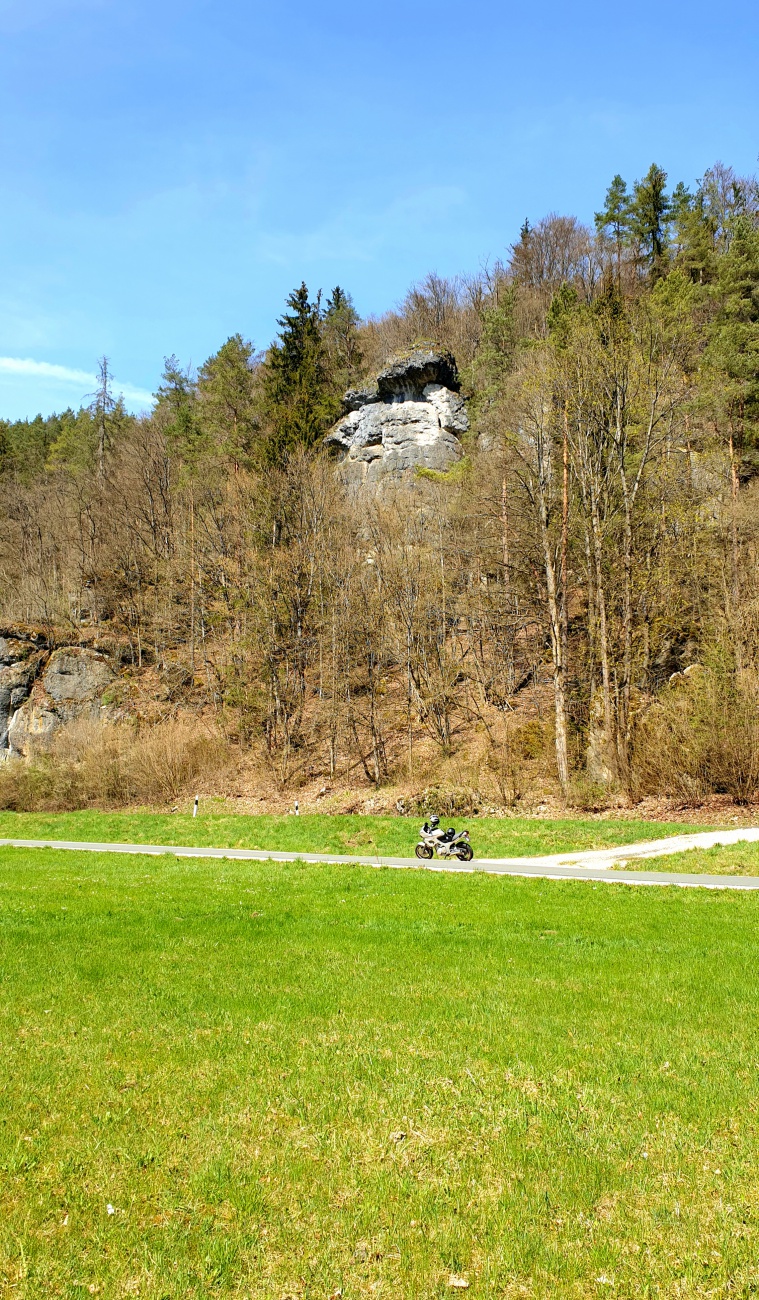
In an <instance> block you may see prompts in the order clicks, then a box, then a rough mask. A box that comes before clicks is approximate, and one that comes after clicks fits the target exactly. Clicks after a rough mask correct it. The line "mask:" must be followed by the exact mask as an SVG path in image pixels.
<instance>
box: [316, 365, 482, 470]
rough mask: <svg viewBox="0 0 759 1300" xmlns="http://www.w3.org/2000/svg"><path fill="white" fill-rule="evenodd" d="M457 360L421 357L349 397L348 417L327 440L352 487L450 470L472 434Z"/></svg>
mask: <svg viewBox="0 0 759 1300" xmlns="http://www.w3.org/2000/svg"><path fill="white" fill-rule="evenodd" d="M457 389H458V377H457V374H456V366H455V362H454V361H453V358H452V357H448V356H446V355H445V354H442V353H435V352H415V353H412V354H411V356H410V357H409V358H406V359H404V360H402V361H396V362H394V363H393V365H391V366H390V367H388V369H387V370H384V371H383V372H382V374H380V375H379V376H378V379H377V385H376V388H372V389H365V390H361V391H359V392H349V393H346V395H345V402H344V405H345V408H346V412H347V413H346V414H345V415H344V416H343V418H342V420H339V421H338V423H337V424H336V425H335V427H334V429H332V431H331V432H330V433H329V434H328V435H327V438H326V440H325V442H326V445H327V446H328V447H329V448H330V450H332V451H333V452H334V453H336V454H337V456H338V458H339V460H340V462H341V469H342V470H343V472H344V474H345V476H346V478H347V480H348V482H349V483H351V484H353V485H356V486H360V485H363V484H366V485H367V486H379V485H380V484H382V483H383V482H386V481H388V480H390V481H397V480H398V479H400V478H402V477H403V476H404V475H407V474H410V473H413V471H414V470H416V469H431V470H438V471H446V470H449V469H450V468H451V467H452V466H453V465H455V464H456V462H457V461H459V460H461V457H462V456H463V454H464V449H463V447H462V445H461V442H460V440H459V436H460V435H461V434H464V433H466V432H467V430H468V429H469V418H468V416H467V413H466V404H465V402H464V399H463V397H461V396H460V395H459V393H458V392H457V391H456V390H457Z"/></svg>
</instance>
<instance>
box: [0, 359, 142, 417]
mask: <svg viewBox="0 0 759 1300" xmlns="http://www.w3.org/2000/svg"><path fill="white" fill-rule="evenodd" d="M2 375H19V376H21V377H22V378H23V377H27V378H35V379H43V380H44V379H47V380H52V381H53V382H54V383H58V384H69V385H71V386H72V387H76V388H78V389H79V390H80V392H81V393H82V395H83V396H85V395H89V394H90V393H92V392H93V391H94V390H95V389H96V388H97V386H98V379H97V376H96V375H91V374H90V373H89V372H88V371H87V370H73V369H72V368H71V367H70V366H56V365H54V364H53V363H52V362H50V361H33V360H32V358H31V357H0V376H2ZM113 391H114V393H120V394H121V395H122V396H123V398H124V400H125V401H126V402H130V403H134V404H136V405H138V406H152V405H153V402H154V400H155V399H154V397H153V394H152V393H148V392H146V391H145V389H144V388H135V386H134V384H122V383H119V382H118V381H117V380H115V379H114V381H113Z"/></svg>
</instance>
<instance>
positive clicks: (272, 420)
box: [258, 283, 337, 464]
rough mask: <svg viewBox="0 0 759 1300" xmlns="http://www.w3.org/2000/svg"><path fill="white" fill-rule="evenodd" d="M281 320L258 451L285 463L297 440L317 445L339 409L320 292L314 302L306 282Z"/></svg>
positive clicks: (270, 359) (268, 368)
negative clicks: (331, 377) (326, 339)
mask: <svg viewBox="0 0 759 1300" xmlns="http://www.w3.org/2000/svg"><path fill="white" fill-rule="evenodd" d="M287 306H288V308H289V310H288V311H286V312H285V313H284V314H283V315H282V316H281V317H280V318H279V320H278V321H277V324H278V325H279V334H278V336H277V337H278V339H279V342H278V343H273V344H272V346H271V347H270V348H269V351H268V353H267V356H266V361H265V363H264V365H263V374H262V408H263V423H264V432H263V436H262V438H261V439H260V441H259V444H258V447H259V453H260V456H261V458H262V459H263V461H264V462H265V463H268V464H281V463H283V462H284V461H285V460H286V459H287V457H288V455H289V454H290V452H291V451H293V449H294V448H295V447H297V446H299V445H300V446H305V447H312V446H314V444H315V443H317V442H318V441H319V439H320V438H321V437H322V435H323V434H324V433H325V432H326V430H327V428H328V427H329V424H330V422H331V420H332V419H333V418H334V416H335V415H336V413H337V410H336V406H335V401H334V393H333V391H332V388H333V386H332V384H331V382H330V375H329V366H328V363H327V354H326V349H325V346H324V342H323V339H322V332H321V322H322V312H321V293H319V294H318V295H317V297H316V301H315V302H310V301H309V297H308V289H307V288H306V285H305V283H303V284H301V286H300V288H299V289H296V290H295V291H294V292H293V293H291V294H290V296H289V298H288V299H287Z"/></svg>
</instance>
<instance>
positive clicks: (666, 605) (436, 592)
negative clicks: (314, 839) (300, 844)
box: [0, 164, 759, 806]
mask: <svg viewBox="0 0 759 1300" xmlns="http://www.w3.org/2000/svg"><path fill="white" fill-rule="evenodd" d="M598 206H599V211H598V213H597V214H596V218H595V223H594V225H593V227H592V228H590V227H587V226H585V225H583V224H582V223H581V222H580V221H578V220H577V219H575V218H574V217H568V216H559V215H556V214H555V213H551V214H549V215H548V216H546V217H544V218H543V219H541V220H539V221H536V222H535V223H534V224H531V223H530V222H528V221H526V222H525V223H524V226H523V228H522V230H521V233H520V234H519V236H518V238H516V240H515V241H514V243H513V244H512V245H511V247H510V249H509V252H508V255H507V256H506V257H505V258H504V260H503V262H502V263H501V262H497V263H495V264H493V265H489V266H486V267H483V268H481V269H480V271H478V272H477V273H476V274H472V275H468V276H461V277H460V278H457V279H455V280H445V279H442V278H440V277H439V276H437V275H436V274H430V275H429V276H427V278H426V279H425V280H424V281H423V282H421V283H419V284H417V285H415V286H413V287H412V288H411V289H410V290H409V292H408V294H407V296H406V298H405V300H404V301H403V303H402V304H401V305H400V306H398V307H397V308H396V309H394V310H392V311H389V312H387V313H386V314H385V315H384V316H380V317H378V318H372V319H369V320H366V321H362V320H360V319H359V318H358V316H357V313H356V312H355V310H354V308H353V305H352V302H351V298H350V296H349V293H348V289H349V286H346V287H345V288H344V289H342V288H337V289H334V290H333V291H332V293H331V294H330V295H329V296H328V297H323V296H322V295H320V294H316V295H314V294H312V293H310V292H309V290H308V289H307V288H306V286H305V285H302V286H301V287H300V288H299V289H297V290H295V291H294V292H293V294H292V295H291V296H290V298H289V300H288V303H287V304H286V307H285V310H284V313H283V316H282V318H281V319H280V321H279V332H278V335H277V339H276V341H275V343H274V344H272V345H271V346H270V347H268V348H266V349H264V350H262V351H256V348H255V346H254V344H253V343H252V342H250V341H248V340H246V339H245V338H244V337H243V336H242V335H240V334H237V335H234V336H233V337H231V338H230V339H228V340H227V341H226V342H225V343H224V344H223V345H222V346H221V347H220V349H219V351H218V352H217V353H216V354H215V355H214V356H212V357H210V358H209V359H208V360H207V361H206V362H205V364H204V365H203V366H201V367H200V369H199V370H198V372H197V373H193V372H192V371H190V370H188V369H186V368H185V367H184V366H183V363H182V362H181V360H178V359H177V358H176V357H173V356H170V357H169V358H168V359H167V360H166V362H165V367H164V373H163V378H162V382H161V386H160V388H159V391H158V394H157V403H156V405H155V408H154V410H153V412H152V414H150V415H149V416H145V417H142V418H135V417H133V416H131V415H129V414H128V413H127V412H126V411H125V409H124V406H123V403H122V402H121V401H120V400H119V398H118V395H117V394H114V393H113V392H112V387H111V381H110V375H109V368H108V362H107V361H106V360H105V359H104V360H103V361H102V363H101V384H100V388H99V391H98V393H97V394H96V396H95V398H94V400H93V402H92V404H91V405H90V406H89V407H88V408H86V409H82V410H80V411H77V412H74V411H65V412H63V413H62V414H58V415H52V416H50V417H49V418H42V417H38V418H37V419H36V420H31V421H22V422H17V423H13V424H11V423H8V422H5V423H2V422H0V601H1V602H2V608H1V609H0V617H2V620H3V624H4V626H5V627H6V629H7V630H8V631H9V632H12V631H13V630H14V629H18V628H22V627H27V628H28V627H34V628H38V629H40V633H41V635H44V637H45V638H46V642H47V643H48V644H50V645H55V644H58V645H67V646H72V645H74V646H75V645H78V644H81V645H88V646H95V647H100V648H101V649H103V650H104V651H105V652H106V653H107V654H108V655H109V656H111V657H112V659H113V661H114V662H116V663H117V664H118V665H119V672H120V677H119V681H118V689H117V690H115V691H114V693H113V696H112V698H113V701H114V704H113V717H114V718H115V719H116V720H117V723H118V725H120V726H122V727H124V726H125V725H127V724H129V723H131V724H132V725H134V726H137V727H138V728H139V727H142V728H143V729H144V728H146V727H148V726H149V725H152V724H154V723H156V722H162V721H163V722H165V721H166V720H167V719H169V718H174V717H176V716H181V717H185V716H187V717H189V718H190V719H197V725H198V727H200V726H202V727H204V728H206V729H207V730H213V732H214V733H215V734H217V735H218V736H220V737H221V741H220V742H218V743H221V744H222V745H223V746H226V752H227V753H228V754H233V755H234V756H236V757H235V759H234V761H235V762H238V761H244V762H245V763H247V764H248V765H249V767H248V769H247V770H249V771H251V772H257V773H263V774H265V776H266V780H268V781H270V782H271V783H272V784H273V786H276V787H277V788H278V789H280V790H282V791H290V793H291V794H292V791H297V790H298V789H299V788H301V787H303V786H304V785H306V786H307V785H309V783H311V785H314V788H316V787H318V788H320V789H325V788H327V789H331V788H332V787H333V786H337V785H340V784H342V786H343V787H345V788H347V787H348V786H351V787H354V788H358V787H360V786H361V785H362V784H363V785H364V787H370V788H371V787H374V788H376V789H378V790H379V789H381V788H392V789H394V790H398V789H401V788H402V789H403V791H405V794H406V797H408V798H410V799H413V798H414V797H418V795H419V792H420V791H421V790H422V788H423V787H424V786H426V785H429V784H438V785H442V786H443V787H446V788H448V787H450V788H453V787H456V788H458V789H462V788H463V789H465V790H468V791H469V792H470V796H471V801H472V805H473V806H475V805H476V803H477V802H478V801H479V802H481V803H482V802H484V803H491V804H494V805H496V806H504V805H507V804H513V803H514V802H516V801H518V800H520V799H527V798H528V796H529V797H531V798H533V799H535V798H537V797H538V796H539V792H540V791H543V792H544V793H545V792H548V793H550V792H551V791H552V790H553V791H554V792H560V793H561V794H562V795H563V797H564V798H566V799H568V800H574V801H576V802H577V801H579V802H583V801H584V802H586V803H588V802H590V803H594V802H595V803H598V802H599V801H600V802H603V799H604V798H607V797H612V796H614V795H619V794H620V793H621V794H623V795H624V796H625V797H627V798H629V799H633V800H635V799H639V798H641V797H642V796H644V795H646V794H664V795H674V796H678V797H680V798H683V799H690V800H694V801H697V800H698V799H700V798H704V797H705V796H707V795H709V794H711V793H714V792H717V793H719V792H724V793H726V794H729V795H731V796H732V797H733V798H735V799H737V800H751V799H752V798H753V797H754V795H755V793H756V790H757V787H758V786H759V662H758V654H759V581H758V579H757V553H756V552H757V503H758V495H757V494H758V493H759V487H758V486H757V481H758V480H759V185H757V182H756V180H755V179H754V178H745V177H739V176H737V175H735V174H734V173H733V171H732V170H731V169H730V168H729V167H726V166H723V165H722V164H717V165H715V166H714V167H713V168H712V169H710V170H709V171H708V172H707V173H706V174H705V176H704V177H703V179H702V180H701V181H700V182H699V183H698V185H696V186H694V187H693V189H692V190H688V189H687V188H686V187H685V186H684V185H682V184H678V185H676V186H675V187H674V188H672V189H671V190H669V189H668V182H667V176H666V175H665V173H664V172H663V171H662V170H661V169H659V168H658V167H656V166H652V167H651V168H650V170H649V171H648V173H647V174H646V176H645V177H644V178H643V180H641V181H639V182H636V183H635V184H634V185H632V186H631V187H630V188H628V186H627V185H626V184H625V182H624V180H623V179H622V178H621V177H620V176H615V177H614V178H613V180H612V182H611V185H610V187H609V190H608V192H607V194H606V196H605V198H603V199H601V196H599V200H598ZM259 342H260V341H259ZM419 345H424V346H433V347H435V348H437V349H439V350H443V351H447V352H450V353H452V354H453V356H454V357H455V358H456V362H457V364H458V370H459V374H460V376H461V380H462V392H463V393H464V395H465V396H466V397H467V399H468V405H469V418H470V423H471V431H470V433H469V434H467V435H465V437H466V448H465V450H466V455H465V458H464V460H463V461H461V462H460V463H459V464H458V465H457V466H456V468H455V469H454V470H452V471H451V472H450V473H448V474H439V475H436V474H432V473H425V474H422V475H417V476H416V477H414V478H413V479H411V480H410V481H408V482H406V483H403V484H401V485H400V486H395V487H392V488H391V487H390V486H388V488H387V489H386V490H383V491H381V492H379V493H372V494H367V493H365V492H364V493H361V492H356V491H355V490H353V491H349V490H348V489H347V488H346V487H345V486H344V484H343V483H342V481H341V477H340V474H339V471H338V470H336V468H335V465H334V463H333V462H332V461H331V460H330V459H329V458H328V456H327V455H326V454H325V452H324V450H323V446H322V443H323V438H324V435H325V434H326V432H327V431H328V429H329V428H330V427H331V426H332V424H333V423H334V421H335V420H336V419H337V418H338V416H339V414H340V411H341V397H342V394H343V392H344V391H345V390H346V389H347V388H349V387H355V386H356V385H358V384H360V383H362V382H363V381H365V380H366V379H367V378H370V377H371V376H373V375H375V374H376V373H377V371H378V370H379V369H380V368H381V367H382V366H383V365H384V364H385V363H386V362H387V361H388V360H389V359H390V358H392V357H394V356H397V355H398V354H402V353H404V352H407V351H408V350H409V349H412V348H414V347H418V346H419ZM170 346H171V340H167V348H168V347H170ZM686 670H688V671H687V672H686ZM114 725H116V724H114ZM215 743H217V742H215ZM229 761H232V760H231V759H230V760H229ZM526 773H527V774H529V773H531V774H532V775H529V776H527V775H525V774H526ZM262 779H263V778H262ZM536 791H537V792H538V794H536ZM530 792H532V793H530Z"/></svg>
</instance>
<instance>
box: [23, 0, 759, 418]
mask: <svg viewBox="0 0 759 1300" xmlns="http://www.w3.org/2000/svg"><path fill="white" fill-rule="evenodd" d="M758 56H759V10H758V9H757V7H756V4H755V3H750V2H749V0H725V2H724V3H722V4H721V5H718V6H716V5H714V4H713V3H708V4H707V3H703V2H702V0H692V2H691V3H687V4H686V3H684V0H674V2H673V3H670V4H669V5H668V6H662V5H661V4H660V3H657V4H653V3H651V2H650V0H641V2H640V3H638V4H637V5H636V6H630V7H625V8H619V9H618V8H616V7H614V6H611V5H608V4H600V3H596V2H595V0H593V2H588V0H577V3H575V4H573V5H569V4H567V3H559V2H558V0H544V3H543V4H529V3H526V0H520V3H518V4H517V3H512V2H511V0H507V3H501V4H497V3H494V2H493V0H469V2H468V3H467V4H452V3H449V0H435V3H432V0H406V3H400V2H399V0H385V3H383V4H379V3H376V2H375V0H370V2H369V3H364V4H363V5H362V4H360V3H359V4H356V3H355V2H354V3H350V4H348V3H346V2H344V0H321V2H320V3H318V4H313V3H312V4H306V3H304V2H303V0H291V3H289V4H287V5H279V6H278V5H277V4H276V3H272V0H269V2H268V3H267V4H261V3H258V2H257V0H253V2H252V3H248V4H242V3H237V2H234V0H214V3H210V2H206V0H202V2H201V0H185V2H184V3H182V4H179V3H174V0H169V2H167V0H154V2H153V3H151V4H148V3H146V2H145V0H136V2H135V0H118V3H116V2H115V0H0V99H1V100H2V117H1V118H0V123H1V126H0V234H1V238H0V259H1V271H2V274H0V416H4V417H6V418H7V417H18V416H23V415H33V414H35V413H36V412H37V411H43V412H48V411H51V410H53V409H61V408H63V407H65V406H66V405H68V404H72V405H75V406H76V405H78V404H79V402H80V401H81V400H82V399H83V397H84V396H85V395H86V394H87V393H88V392H90V391H91V390H92V388H93V387H94V370H95V364H96V360H97V358H98V357H99V356H100V355H102V354H103V353H105V354H107V355H108V357H109V358H110V360H111V364H112V368H113V370H114V372H115V375H116V377H117V380H118V387H120V388H121V389H123V391H124V392H125V395H126V397H127V401H128V405H129V406H131V407H132V408H133V409H140V408H141V407H144V405H145V403H146V401H147V395H148V394H149V393H150V392H152V391H153V390H154V389H155V387H156V385H157V383H158V380H159V376H160V372H161V369H162V364H163V358H164V356H166V355H167V354H170V353H176V355H177V356H178V357H179V358H180V360H182V361H183V362H184V363H193V364H195V365H198V364H201V363H202V362H203V361H204V360H205V358H206V357H207V356H208V355H209V354H211V353H212V352H214V351H215V350H216V349H217V348H218V347H219V346H220V345H221V344H222V343H223V342H224V340H225V339H226V338H227V337H228V336H229V335H230V334H231V333H234V332H236V331H240V332H241V333H242V334H244V335H245V336H246V337H248V338H250V339H252V340H253V342H254V344H255V345H256V347H259V348H262V347H265V346H266V345H267V344H268V343H269V341H270V340H271V338H272V337H273V334H274V332H275V329H276V324H275V322H276V317H277V316H278V315H279V314H280V312H281V309H282V306H283V303H284V300H285V298H286V296H287V294H288V292H289V291H290V290H291V289H292V288H293V287H294V286H295V285H297V284H299V283H300V281H301V280H302V279H305V280H306V282H307V283H308V285H309V287H310V288H311V289H312V290H314V291H315V290H316V289H317V288H319V287H323V288H324V289H325V290H329V289H331V288H332V287H333V286H334V285H335V284H338V283H339V284H341V285H342V286H343V287H344V288H346V289H347V290H348V291H349V292H351V293H352V295H353V298H354V301H355V303H356V306H357V308H358V310H359V311H360V312H361V313H362V314H364V315H366V314H369V313H380V312H382V311H384V310H385V309H387V308H388V307H391V306H393V305H394V304H395V303H396V302H398V301H399V300H400V299H401V298H402V297H403V295H404V293H405V291H406V289H407V288H408V286H409V285H410V284H411V283H412V282H413V281H414V280H416V279H419V278H421V277H422V276H423V275H425V274H426V273H427V272H428V271H430V270H435V271H437V272H439V273H440V274H441V275H449V274H455V273H456V272H459V271H471V270H476V268H477V267H478V266H479V265H480V264H481V263H482V262H483V261H485V260H491V261H492V260H494V259H495V258H497V257H499V256H503V255H504V254H505V252H506V250H507V248H508V245H509V244H510V242H511V241H512V240H513V239H514V238H516V237H517V234H518V230H519V226H520V225H521V223H522V221H523V220H524V218H525V217H526V216H527V217H529V218H530V219H531V220H537V219H539V218H540V217H541V216H543V215H545V213H546V212H548V211H552V210H554V211H559V212H567V213H574V214H576V215H577V216H579V217H581V218H582V219H583V220H588V221H589V220H592V216H593V211H594V209H595V208H596V207H598V206H599V204H600V202H601V200H602V198H603V194H604V192H605V190H606V187H607V185H608V183H609V181H610V179H611V177H612V175H613V174H614V172H616V171H621V172H622V174H623V175H624V176H625V177H626V178H627V179H628V181H630V182H632V181H633V180H634V179H635V178H636V177H638V176H641V175H642V174H643V173H644V172H645V171H646V170H647V168H648V166H649V164H650V163H651V162H652V161H656V162H657V163H659V164H660V165H661V166H662V167H664V169H665V170H666V171H668V172H669V174H670V179H671V181H672V183H674V182H675V181H676V180H679V179H683V180H685V181H687V182H692V181H693V180H694V179H695V178H696V177H698V176H699V175H701V174H702V173H703V171H704V170H705V168H706V167H708V166H709V165H710V164H711V163H713V162H714V161H715V160H717V159H721V160H722V161H724V162H727V163H732V164H733V165H734V166H735V167H736V168H737V169H738V170H741V171H743V172H753V171H755V170H757V165H758V164H757V155H758V154H759V99H758V96H757V91H756V68H757V65H758V63H759V58H758Z"/></svg>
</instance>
